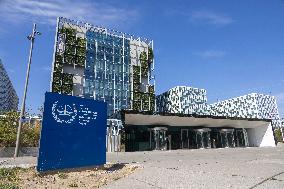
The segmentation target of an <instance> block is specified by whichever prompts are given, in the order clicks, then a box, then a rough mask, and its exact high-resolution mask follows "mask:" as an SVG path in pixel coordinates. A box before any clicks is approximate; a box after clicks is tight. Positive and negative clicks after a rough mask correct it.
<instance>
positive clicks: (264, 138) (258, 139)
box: [247, 124, 275, 147]
mask: <svg viewBox="0 0 284 189" xmlns="http://www.w3.org/2000/svg"><path fill="white" fill-rule="evenodd" d="M247 133H248V140H249V145H250V146H252V147H265V146H273V147H275V140H274V135H273V130H272V126H271V124H268V125H267V126H259V127H257V128H251V129H247Z"/></svg>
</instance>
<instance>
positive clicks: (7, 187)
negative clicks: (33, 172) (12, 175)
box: [0, 182, 19, 189]
mask: <svg viewBox="0 0 284 189" xmlns="http://www.w3.org/2000/svg"><path fill="white" fill-rule="evenodd" d="M0 188H1V189H19V186H18V185H17V184H15V183H6V182H4V183H1V182H0Z"/></svg>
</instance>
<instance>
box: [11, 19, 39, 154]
mask: <svg viewBox="0 0 284 189" xmlns="http://www.w3.org/2000/svg"><path fill="white" fill-rule="evenodd" d="M36 35H41V33H40V32H38V31H36V24H35V23H34V27H33V32H32V34H31V35H29V36H28V37H27V38H28V40H30V41H31V47H30V54H29V61H28V69H27V74H26V83H25V89H24V96H23V101H22V108H21V113H20V118H19V126H18V131H17V140H16V148H15V154H14V157H18V155H19V146H20V138H21V129H22V125H23V121H24V119H25V106H26V94H27V89H28V84H29V76H30V67H31V63H32V55H33V48H34V40H35V36H36Z"/></svg>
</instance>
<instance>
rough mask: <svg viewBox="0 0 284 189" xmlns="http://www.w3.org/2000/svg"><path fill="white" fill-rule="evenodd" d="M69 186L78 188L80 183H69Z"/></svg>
mask: <svg viewBox="0 0 284 189" xmlns="http://www.w3.org/2000/svg"><path fill="white" fill-rule="evenodd" d="M68 186H69V187H72V188H77V187H78V184H77V183H76V182H72V183H70V184H69V185H68Z"/></svg>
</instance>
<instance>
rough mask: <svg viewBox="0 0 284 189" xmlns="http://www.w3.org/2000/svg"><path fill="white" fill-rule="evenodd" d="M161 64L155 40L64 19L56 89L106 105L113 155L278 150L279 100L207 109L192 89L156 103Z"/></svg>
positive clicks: (251, 98)
mask: <svg viewBox="0 0 284 189" xmlns="http://www.w3.org/2000/svg"><path fill="white" fill-rule="evenodd" d="M154 63H155V61H154V53H153V41H152V40H149V39H143V38H140V37H138V38H137V37H134V36H132V35H129V34H124V33H121V32H118V31H114V30H110V29H106V28H104V27H98V26H93V25H91V24H88V23H83V22H78V21H73V20H69V19H65V18H59V19H58V21H57V30H56V37H55V47H54V59H53V66H52V67H53V70H52V80H51V85H50V86H51V87H50V89H51V91H53V92H58V93H61V94H67V95H74V96H79V97H83V98H89V99H95V100H102V101H105V102H107V104H108V118H109V119H108V129H107V149H108V151H119V150H121V147H122V146H124V148H125V150H126V151H141V150H167V149H190V148H224V147H247V146H275V140H274V136H273V128H275V127H278V126H280V119H279V113H278V109H277V104H276V100H275V98H274V97H272V96H268V95H262V94H256V93H253V94H249V95H245V96H242V97H237V98H233V99H230V100H225V101H222V102H217V103H214V104H208V103H207V96H206V90H205V89H198V88H193V87H187V86H177V87H174V88H172V89H170V90H169V91H166V92H165V93H162V94H160V95H157V96H155V75H154ZM122 128H123V129H122Z"/></svg>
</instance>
